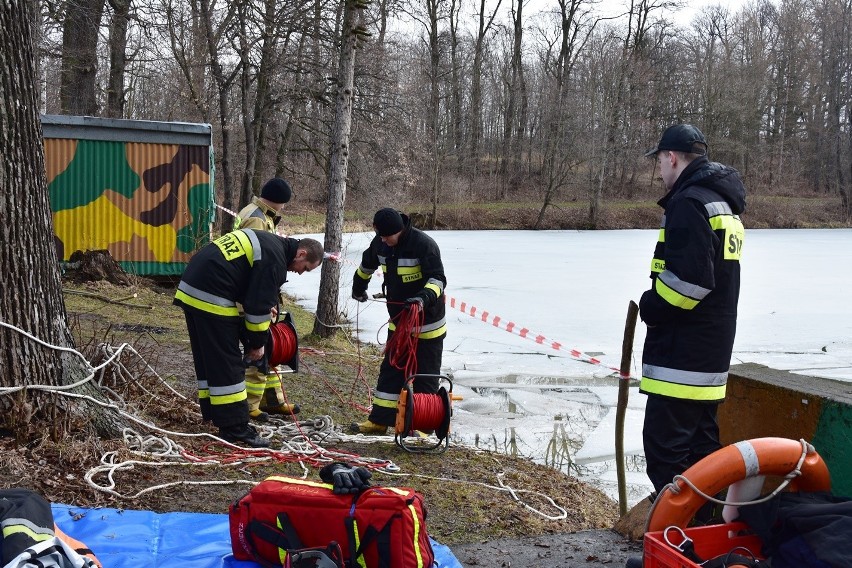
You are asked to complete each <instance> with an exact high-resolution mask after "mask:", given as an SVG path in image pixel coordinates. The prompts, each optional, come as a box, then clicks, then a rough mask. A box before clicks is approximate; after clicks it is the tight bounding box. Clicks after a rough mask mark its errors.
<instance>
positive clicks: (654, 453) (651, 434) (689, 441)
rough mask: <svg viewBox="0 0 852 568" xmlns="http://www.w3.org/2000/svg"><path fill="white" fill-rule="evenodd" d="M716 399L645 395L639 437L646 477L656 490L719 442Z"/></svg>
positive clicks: (709, 452) (710, 451) (717, 447)
mask: <svg viewBox="0 0 852 568" xmlns="http://www.w3.org/2000/svg"><path fill="white" fill-rule="evenodd" d="M718 407H719V404H718V403H707V402H696V401H692V400H682V399H676V398H667V397H662V396H655V395H653V394H649V395H648V402H647V404H646V405H645V427H644V428H643V430H642V441H643V445H644V448H645V461H646V464H647V471H648V477H649V478H650V479H651V483H653V484H654V489H655V490H656V491H657V492H658V493H659V492H660V490H662V488H663V487H665V486H666V484H668V483H671V482H672V479H673V478H674V476H675V475H680V474H681V473H683V472H684V471H686V470H687V469H689V468H690V467H691V466H692V465H694V464H695V463H697V462H698V461H700V460H701V459H702V458H704V457H706V456H709V455H710V454H712V453H713V452H715V451H716V450H718V449H720V448H721V447H722V446H721V444H720V443H719V423H718V422H717V421H716V410H717V409H718Z"/></svg>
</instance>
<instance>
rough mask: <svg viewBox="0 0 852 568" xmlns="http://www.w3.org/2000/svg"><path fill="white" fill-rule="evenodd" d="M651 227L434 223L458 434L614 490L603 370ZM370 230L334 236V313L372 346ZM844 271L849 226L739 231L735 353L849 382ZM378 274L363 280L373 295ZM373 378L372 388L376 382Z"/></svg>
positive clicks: (638, 471)
mask: <svg viewBox="0 0 852 568" xmlns="http://www.w3.org/2000/svg"><path fill="white" fill-rule="evenodd" d="M657 233H658V231H656V230H625V231H432V232H430V233H429V234H430V235H431V236H432V237H433V238H434V239H435V240H436V241H437V243H438V244H439V246H440V247H441V254H442V258H443V261H444V269H445V272H446V275H447V281H448V282H447V288H446V295H447V302H448V308H447V321H448V327H449V332H448V335H447V339H446V341H445V342H444V359H443V365H444V373H445V374H447V375H448V376H449V377H450V378H451V379H452V381H453V385H454V389H453V392H454V393H456V394H460V395H462V396H463V397H464V400H463V401H459V402H456V403H454V405H453V409H454V414H453V422H452V432H451V440H452V441H453V442H457V443H462V442H463V443H466V444H470V445H477V446H479V447H485V448H490V449H496V450H498V451H501V452H506V453H512V454H516V455H522V456H526V457H529V458H531V459H534V460H536V461H539V462H542V463H547V464H549V465H553V466H554V467H559V468H562V469H563V470H565V471H568V472H570V473H572V474H574V475H577V476H579V477H580V478H582V479H584V480H587V481H590V482H592V483H594V484H596V485H597V486H599V487H601V488H602V489H604V490H605V491H606V492H607V493H608V494H609V495H611V496H613V497H616V496H617V490H616V485H615V481H616V476H615V471H614V469H613V464H614V460H613V455H614V433H613V432H614V430H613V428H614V419H615V404H616V399H617V384H618V383H617V381H618V377H617V374H615V372H614V370H613V369H614V368H617V367H618V366H619V363H620V360H621V344H622V338H623V332H624V322H625V318H626V315H627V306H628V303H629V301H630V300H634V301H636V302H638V301H639V297H640V296H641V294H642V292H643V291H644V290H645V289H646V288H647V287H648V285H649V279H648V276H649V273H650V263H651V256H652V253H653V250H654V244H655V243H656V239H657ZM309 236H312V237H314V238H318V239H319V240H320V241H322V236H321V235H309ZM371 237H372V234H369V233H353V234H346V235H345V236H344V250H343V258H342V262H343V265H342V273H341V286H342V289H341V301H340V309H341V310H342V311H343V312H344V313H346V314H347V315H348V317H349V318H350V319H351V320H352V321H356V317H357V321H358V324H359V328H360V329H359V331H358V337H359V338H360V339H361V340H363V341H367V342H373V343H375V342H377V340H381V341H383V340H384V337H385V328H384V327H383V326H384V325H385V323H386V321H387V311H386V309H385V305H384V304H383V303H381V302H379V301H369V302H367V303H366V304H359V303H358V302H356V301H354V300H351V299H350V298H349V294H350V289H351V282H352V275H353V273H354V271H355V268H356V267H357V266H358V264H359V263H360V259H361V252H362V251H363V249H364V248H365V247H366V246H367V244H368V243H369V240H370V238H371ZM319 274H320V273H319V271H316V272H315V273H307V274H303V275H301V276H298V275H291V277H290V282H288V283H287V284H286V289H287V290H288V291H289V292H290V293H291V294H293V295H295V296H297V297H298V298H299V299H300V304H302V305H303V306H304V307H306V308H308V309H310V310H315V308H316V298H317V292H318V289H319ZM850 276H852V230H848V229H834V230H749V231H747V233H746V242H745V246H744V253H743V260H742V289H741V293H740V306H739V322H738V329H737V339H736V343H735V345H734V354H733V360H732V363H740V362H754V363H760V364H763V365H767V366H769V367H773V368H776V369H784V370H789V371H791V372H795V373H801V374H806V375H814V376H820V377H827V378H831V379H836V380H844V381H850V382H852V302H850V301H849V299H848V298H846V297H845V296H844V294H845V291H846V290H847V285H848V282H849V280H850ZM380 282H381V278H380V277H378V278H376V277H374V278H373V281H372V282H371V283H370V288H369V290H368V293H369V294H370V295H372V294H374V293H376V292H379V291H380V289H381V286H380ZM498 318H499V319H498ZM510 323H511V324H513V325H512V326H510V325H509V324H510ZM380 328H381V331H380V332H379V330H380ZM522 329H526V330H528V333H526V338H524V337H521V335H520V333H521V332H520V330H522ZM509 330H511V331H509ZM536 337H539V340H540V342H536V341H535V340H534V338H536ZM644 337H645V326H644V324H643V323H642V322H641V321H640V322H639V323H638V324H637V327H636V337H635V342H634V357H633V366H632V369H631V376H633V377H637V378H638V377H639V376H641V351H642V344H643V341H644ZM554 342H556V343H558V344H559V345H558V347H554V346H553V343H554ZM572 352H573V354H572ZM589 360H598V361H599V363H589V362H587V361H589ZM368 380H369V381H371V385H373V384H375V377H368ZM644 406H645V396H644V395H641V394H639V392H638V389H637V388H636V387H633V388H631V392H630V402H629V410H628V413H627V418H626V420H627V422H626V427H625V430H626V433H625V450H626V451H627V452H628V454H630V456H629V457H628V460H627V462H628V469H629V470H631V471H629V472H628V482H629V487H628V499H629V501H630V502H631V504H632V503H635V502H636V501H638V500H639V499H641V498H643V497H644V496H645V495H647V493H648V491H649V488H650V482H649V481H648V479H647V477H646V476H645V474H644V460H643V458H642V422H643V414H644Z"/></svg>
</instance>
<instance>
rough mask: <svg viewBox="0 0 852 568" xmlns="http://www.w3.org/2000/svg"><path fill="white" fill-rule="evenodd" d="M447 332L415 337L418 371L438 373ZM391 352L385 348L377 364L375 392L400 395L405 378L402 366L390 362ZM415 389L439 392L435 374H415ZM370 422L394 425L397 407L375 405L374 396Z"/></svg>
mask: <svg viewBox="0 0 852 568" xmlns="http://www.w3.org/2000/svg"><path fill="white" fill-rule="evenodd" d="M393 334H394V332H393V331H388V339H387V343H385V345H387V344H388V343H390V341H391V337H393ZM445 337H447V334H446V333H445V334H443V335H441V336H439V337H435V338H433V339H422V338H421V339H418V340H417V373H418V374H427V375H438V374H440V372H441V357H442V354H443V352H444V338H445ZM390 355H391V354H390V353H388V352H387V350H385V356H384V359H382V364H381V366H380V367H379V380H378V382H377V383H376V391H378V392H382V393H395V394H397V395H399V393H400V391H402V388H403V387H404V386H405V381H406V379H407V378H408V377H406V376H405V373H404V372H403V370H402V369H397V368H396V367H394V366H393V365H391V363H390ZM413 387H414V392H416V393H426V394H434V393H436V392H438V378H437V377H418V378H417V379H415V381H414V384H413ZM370 421H371V422H374V423H375V424H384V425H385V426H394V425H395V424H396V406H395V405H394V406H393V408H389V407H385V406H377V405H376V399H373V408H372V410H371V411H370Z"/></svg>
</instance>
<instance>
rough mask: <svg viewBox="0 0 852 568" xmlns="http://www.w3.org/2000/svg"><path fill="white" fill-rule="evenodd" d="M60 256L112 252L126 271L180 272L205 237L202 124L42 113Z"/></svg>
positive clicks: (210, 207) (205, 137) (208, 165)
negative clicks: (99, 251) (75, 253)
mask: <svg viewBox="0 0 852 568" xmlns="http://www.w3.org/2000/svg"><path fill="white" fill-rule="evenodd" d="M42 130H43V131H44V154H45V169H46V170H47V183H48V188H49V191H50V208H51V211H52V212H53V226H54V231H55V233H56V235H55V238H56V244H57V250H58V253H59V257H60V259H61V260H63V261H67V260H68V259H69V258H70V257H71V254H72V253H74V251H77V250H82V251H85V250H103V249H106V250H108V251H109V252H110V254H111V255H112V257H113V258H114V259H115V260H116V261H118V262H119V263H120V264H121V266H122V267H123V268H124V270H126V271H127V272H128V273H131V274H139V275H180V274H181V273H182V272H183V269H184V268H185V267H186V263H187V262H188V261H189V257H190V256H191V254H192V253H193V251H195V250H196V249H197V248H199V247H200V246H201V245H203V244H205V243H207V242H208V241H209V240H210V231H211V223H212V222H213V216H214V211H215V209H214V207H215V205H214V203H213V171H214V168H213V146H212V130H211V127H210V125H209V124H191V123H185V122H153V121H145V120H119V119H108V118H93V117H88V116H85V117H83V116H58V115H43V116H42Z"/></svg>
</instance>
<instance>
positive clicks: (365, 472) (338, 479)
mask: <svg viewBox="0 0 852 568" xmlns="http://www.w3.org/2000/svg"><path fill="white" fill-rule="evenodd" d="M319 475H320V479H322V480H323V481H324V482H326V483H330V484H331V485H333V486H334V493H335V494H337V495H347V494H354V493H360V492H361V491H363V490H364V489H367V488H368V487H370V478H371V477H373V474H372V472H371V471H370V470H369V469H367V468H366V467H360V466H359V467H356V466H352V465H349V464H348V463H342V462H334V463H330V464H328V465H327V466H325V467H323V468H322V469H321V470H320V471H319Z"/></svg>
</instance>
